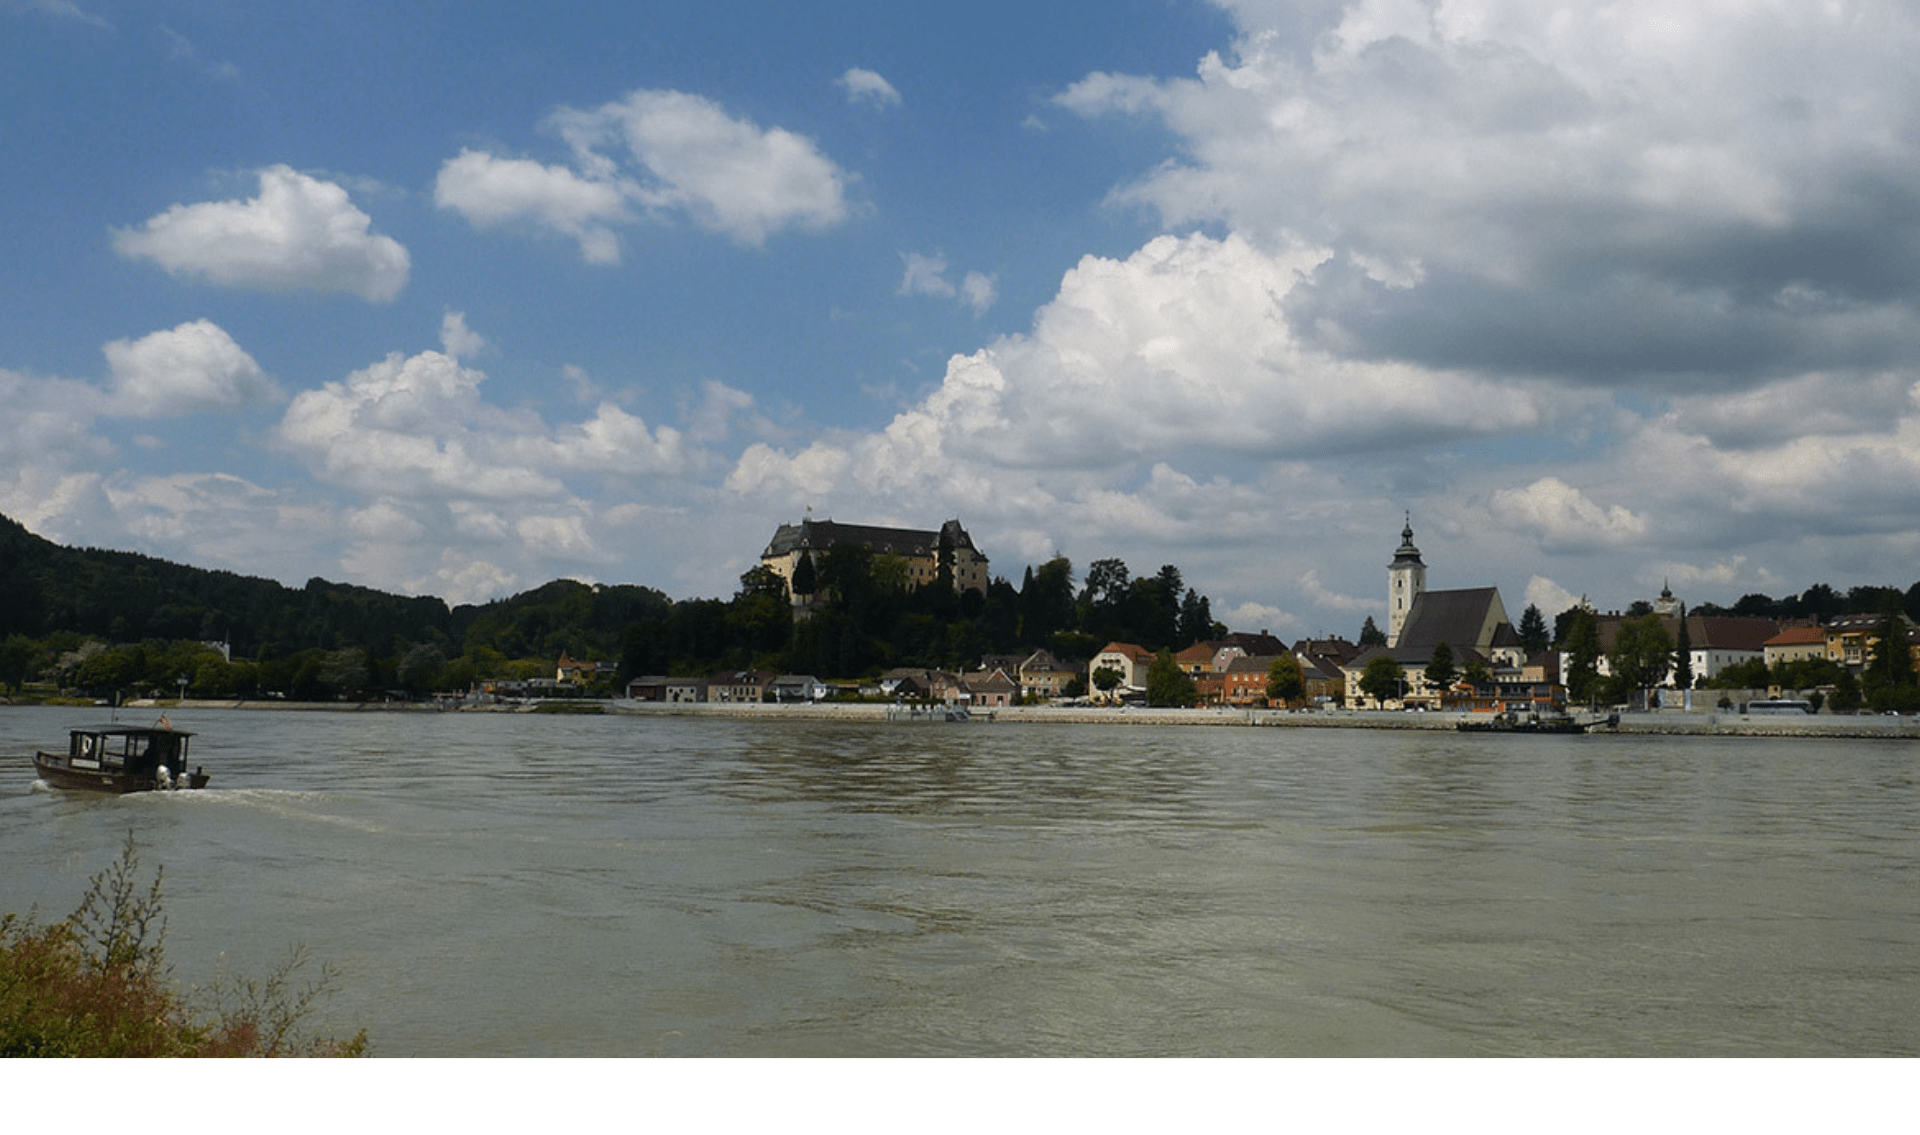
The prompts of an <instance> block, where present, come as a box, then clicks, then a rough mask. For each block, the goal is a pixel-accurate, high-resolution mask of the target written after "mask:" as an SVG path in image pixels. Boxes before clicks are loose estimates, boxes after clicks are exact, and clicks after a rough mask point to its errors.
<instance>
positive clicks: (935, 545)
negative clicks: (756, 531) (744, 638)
mask: <svg viewBox="0 0 1920 1135" xmlns="http://www.w3.org/2000/svg"><path fill="white" fill-rule="evenodd" d="M841 544H858V545H861V546H863V547H865V548H867V549H869V550H871V551H872V552H873V554H874V557H875V558H876V559H877V558H879V557H882V556H894V557H898V558H899V559H901V560H903V561H904V562H905V567H906V582H907V583H908V584H910V585H912V586H915V587H921V586H925V585H927V584H930V583H932V582H934V581H935V580H937V579H939V578H940V569H941V564H942V562H943V561H944V562H945V563H946V564H947V565H948V568H949V570H950V571H951V572H952V574H953V587H954V590H955V591H960V592H966V591H978V592H981V593H982V594H984V593H985V592H986V590H987V557H986V554H985V553H983V552H981V551H980V549H979V548H977V547H975V546H974V543H973V537H971V536H969V535H967V530H966V529H965V528H963V527H961V525H960V522H959V521H958V520H949V521H947V522H946V523H945V524H942V525H941V526H940V527H939V528H938V529H935V530H926V529H919V528H885V527H881V526H879V525H873V524H840V523H837V522H835V521H832V520H815V519H813V518H812V517H807V518H806V519H804V520H802V521H801V522H800V523H798V524H782V525H780V526H779V527H778V528H776V529H775V530H774V533H773V539H772V540H770V541H768V542H767V548H766V551H764V552H761V553H760V562H761V563H762V564H765V565H766V566H767V567H769V568H772V569H773V571H774V572H775V574H777V575H779V577H780V578H781V579H782V580H784V581H785V582H786V584H787V591H788V593H789V594H790V595H791V594H792V592H793V573H794V571H795V570H796V569H797V568H798V566H799V564H800V561H801V559H802V558H807V559H811V560H812V561H813V566H814V568H815V570H816V571H817V570H818V569H819V568H820V567H821V566H822V565H821V558H822V557H824V556H825V555H826V553H827V551H828V550H829V549H831V548H834V547H836V546H838V545H841ZM806 602H807V598H806V597H805V596H801V595H793V603H794V605H795V606H796V607H798V606H804V605H805V604H806Z"/></svg>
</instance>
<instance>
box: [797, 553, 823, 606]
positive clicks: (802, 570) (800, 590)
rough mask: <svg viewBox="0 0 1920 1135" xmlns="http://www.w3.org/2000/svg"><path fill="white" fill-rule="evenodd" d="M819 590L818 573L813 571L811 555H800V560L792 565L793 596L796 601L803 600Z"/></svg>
mask: <svg viewBox="0 0 1920 1135" xmlns="http://www.w3.org/2000/svg"><path fill="white" fill-rule="evenodd" d="M818 590H820V573H819V572H818V571H816V570H815V569H814V566H813V553H812V552H802V553H800V560H799V562H798V563H796V564H794V565H793V594H794V598H796V599H805V598H807V597H808V596H810V595H812V594H813V593H814V592H816V591H818Z"/></svg>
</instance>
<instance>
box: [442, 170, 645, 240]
mask: <svg viewBox="0 0 1920 1135" xmlns="http://www.w3.org/2000/svg"><path fill="white" fill-rule="evenodd" d="M433 200H434V203H435V204H436V205H438V206H440V207H441V208H443V209H452V210H453V211H455V212H457V213H459V214H460V215H461V216H463V217H465V218H466V219H467V220H468V221H469V222H471V223H472V224H473V225H474V226H475V227H478V228H494V227H497V226H501V225H508V224H528V225H533V226H535V227H545V228H549V229H552V230H554V231H555V232H558V233H562V234H564V235H566V236H569V237H572V238H573V239H574V240H577V241H579V242H580V254H581V256H583V257H585V258H586V260H587V262H588V263H590V264H617V263H619V261H620V238H619V235H618V234H617V233H616V232H615V231H614V228H615V226H617V225H621V224H626V223H628V222H630V221H631V220H632V219H633V214H632V212H631V211H630V210H629V209H628V208H627V203H626V192H625V189H624V188H623V186H622V185H621V184H620V183H618V182H615V181H608V180H594V179H592V178H587V177H583V176H581V175H580V174H577V173H575V172H574V171H573V170H571V169H568V168H567V167H565V166H546V165H541V164H540V163H539V162H532V161H526V160H524V159H520V158H497V157H494V156H493V155H492V154H487V153H483V152H481V151H477V150H462V151H460V156H458V157H455V158H449V159H448V160H447V162H446V164H444V165H442V166H441V167H440V173H439V176H438V177H437V178H435V180H434V186H433Z"/></svg>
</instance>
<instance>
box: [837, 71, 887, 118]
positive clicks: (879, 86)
mask: <svg viewBox="0 0 1920 1135" xmlns="http://www.w3.org/2000/svg"><path fill="white" fill-rule="evenodd" d="M834 84H835V85H836V86H838V87H840V88H841V89H842V90H844V91H846V92H847V101H848V102H850V103H865V104H867V105H868V106H872V107H876V108H884V107H889V106H899V105H900V92H899V91H896V90H894V89H893V84H892V83H889V82H887V81H886V80H885V79H883V78H881V77H880V75H879V74H878V73H877V72H873V71H869V70H867V69H866V68H864V67H850V68H848V69H847V72H846V73H845V74H843V75H841V76H840V77H839V78H838V79H835V80H834Z"/></svg>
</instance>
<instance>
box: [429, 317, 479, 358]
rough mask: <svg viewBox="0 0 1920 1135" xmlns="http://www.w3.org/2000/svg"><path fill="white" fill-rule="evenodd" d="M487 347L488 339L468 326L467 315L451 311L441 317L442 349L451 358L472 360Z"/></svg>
mask: <svg viewBox="0 0 1920 1135" xmlns="http://www.w3.org/2000/svg"><path fill="white" fill-rule="evenodd" d="M486 345H487V340H486V338H485V337H484V336H482V335H481V334H480V333H479V332H478V331H475V330H473V329H472V328H470V327H468V326H467V316H466V313H464V312H459V311H449V312H447V313H446V314H445V315H442V316H441V317H440V349H441V350H443V351H445V352H446V353H447V356H448V357H449V358H455V359H465V358H472V357H473V356H474V355H477V354H479V353H480V352H481V351H482V350H483V349H485V348H486Z"/></svg>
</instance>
